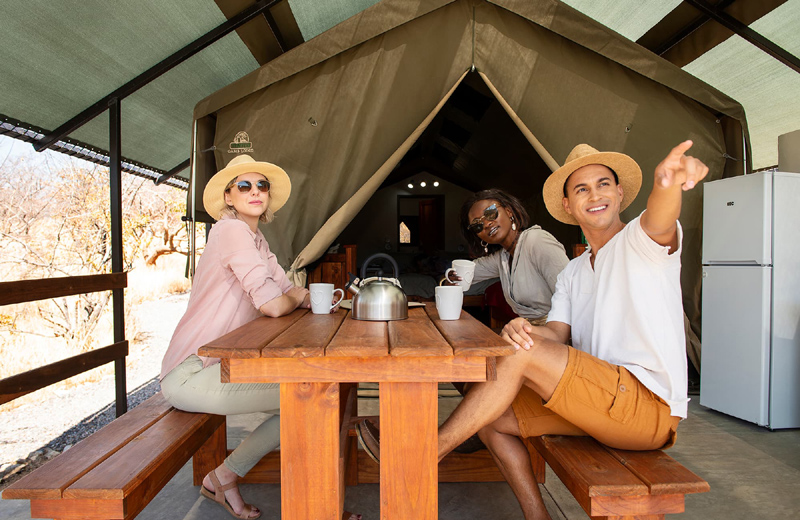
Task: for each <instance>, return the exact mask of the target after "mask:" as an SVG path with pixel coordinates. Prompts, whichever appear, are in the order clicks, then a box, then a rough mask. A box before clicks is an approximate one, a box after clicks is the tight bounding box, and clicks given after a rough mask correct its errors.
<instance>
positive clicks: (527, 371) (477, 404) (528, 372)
mask: <svg viewBox="0 0 800 520" xmlns="http://www.w3.org/2000/svg"><path fill="white" fill-rule="evenodd" d="M568 349H569V347H567V346H566V345H562V344H560V343H557V342H555V341H551V340H547V339H544V338H538V337H537V338H536V340H535V341H534V346H533V347H532V348H531V349H530V350H519V351H517V353H516V354H514V355H513V356H505V357H498V358H497V381H487V382H485V383H478V384H475V385H474V386H473V387H472V388H470V390H469V392H468V393H467V395H466V397H464V400H463V401H461V404H459V405H458V407H457V408H456V409H455V410H454V411H453V413H452V414H451V415H450V417H448V418H447V420H446V421H445V422H444V424H442V426H441V427H439V460H442V459H443V458H444V457H445V455H447V454H448V453H450V452H451V451H452V450H453V448H455V447H456V446H458V445H459V444H461V443H462V442H464V441H465V440H466V439H468V438H469V436H470V435H472V434H473V433H475V432H477V431H478V430H480V429H481V428H483V427H484V426H486V425H487V424H490V423H493V422H494V421H496V420H497V419H498V418H499V417H500V416H501V415H502V414H503V413H504V412H505V411H506V410H508V409H509V408H510V407H511V402H512V401H513V400H514V398H515V397H516V396H517V394H518V393H519V389H520V388H522V385H523V384H525V385H527V386H529V387H530V388H532V389H533V390H534V391H535V392H536V393H537V394H539V395H540V396H542V398H543V399H544V400H545V401H547V400H549V399H550V397H551V396H552V395H553V391H555V389H556V386H557V385H558V382H559V381H560V380H561V376H562V375H563V374H564V370H565V369H566V367H567V359H568V358H569V354H568Z"/></svg>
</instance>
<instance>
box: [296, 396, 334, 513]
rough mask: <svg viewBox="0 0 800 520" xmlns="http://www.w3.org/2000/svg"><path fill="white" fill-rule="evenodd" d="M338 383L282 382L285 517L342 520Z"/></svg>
mask: <svg viewBox="0 0 800 520" xmlns="http://www.w3.org/2000/svg"><path fill="white" fill-rule="evenodd" d="M343 493H344V488H343V486H341V484H340V479H339V384H338V383H281V518H283V519H284V520H309V519H312V518H313V519H318V520H340V519H341V518H342V510H341V506H340V503H341V494H343Z"/></svg>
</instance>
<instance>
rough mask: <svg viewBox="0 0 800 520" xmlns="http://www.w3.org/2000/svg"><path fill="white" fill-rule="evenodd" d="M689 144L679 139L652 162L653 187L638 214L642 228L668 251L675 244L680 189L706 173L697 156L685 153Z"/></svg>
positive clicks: (698, 180) (676, 240) (681, 193)
mask: <svg viewBox="0 0 800 520" xmlns="http://www.w3.org/2000/svg"><path fill="white" fill-rule="evenodd" d="M692 144H693V143H692V141H690V140H689V141H684V142H682V143H681V144H679V145H678V146H676V147H675V148H673V149H672V151H670V152H669V154H668V155H667V156H666V157H665V158H664V160H663V161H661V163H659V165H658V166H656V170H655V179H654V182H653V191H651V192H650V197H649V198H648V199H647V211H645V213H644V215H642V229H644V232H645V233H647V235H648V236H649V237H650V238H652V239H653V241H655V242H656V243H658V244H661V245H662V246H669V247H670V249H671V251H676V250H677V248H678V226H677V223H676V222H677V220H678V217H680V215H681V201H682V198H683V192H684V191H688V190H691V189H692V188H694V187H695V186H696V185H697V183H698V182H700V181H701V180H703V178H704V177H705V176H706V174H707V173H708V166H706V165H705V164H703V162H702V161H700V159H697V158H695V157H691V156H688V155H686V152H687V151H688V150H689V148H691V147H692Z"/></svg>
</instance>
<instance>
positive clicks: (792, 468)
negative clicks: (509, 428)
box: [0, 391, 800, 520]
mask: <svg viewBox="0 0 800 520" xmlns="http://www.w3.org/2000/svg"><path fill="white" fill-rule="evenodd" d="M363 393H365V394H369V392H368V391H367V392H363ZM442 393H443V394H444V396H443V397H440V400H439V402H440V418H443V417H446V416H447V415H449V413H450V410H451V409H452V408H453V407H454V406H455V405H456V404H457V403H458V400H459V398H457V397H453V396H452V392H447V391H444V392H442ZM697 401H698V398H697V397H696V396H695V397H694V398H693V400H692V402H691V403H690V405H689V418H688V419H687V420H685V421H683V423H682V424H681V426H680V428H679V430H678V434H679V438H678V443H677V445H676V446H675V447H674V448H672V449H671V450H669V453H670V455H672V456H673V457H674V458H675V459H677V460H678V461H679V462H681V463H682V464H683V465H685V466H686V467H688V468H689V469H691V470H692V471H694V472H695V473H697V474H698V475H700V476H702V477H703V478H705V479H706V480H708V482H709V483H710V484H711V492H709V493H704V494H700V495H688V496H687V497H686V512H685V513H683V514H682V515H680V516H677V515H676V516H675V518H682V519H685V520H690V519H697V520H701V519H702V520H707V519H717V518H719V519H726V520H730V519H751V518H760V519H776V520H777V519H787V518H798V517H800V493H798V490H800V430H782V431H776V432H770V431H768V430H766V429H764V428H760V427H757V426H755V425H752V424H749V423H746V422H744V421H740V420H737V419H733V418H731V417H729V416H726V415H723V414H720V413H717V412H714V411H711V410H708V409H706V408H703V407H701V406H700V405H699V404H698V403H697ZM359 413H360V414H376V413H377V400H376V399H374V398H362V399H360V400H359ZM257 420H258V417H257V416H255V417H254V416H240V417H236V418H231V419H230V420H229V423H228V428H229V442H230V443H231V444H232V445H235V444H236V442H237V439H238V438H241V436H242V435H243V434H245V433H246V432H247V431H249V429H250V428H252V425H253V424H254V423H255V421H257ZM256 424H257V423H256ZM548 472H549V470H548ZM548 475H549V476H548V481H547V483H545V484H544V485H543V486H542V491H543V495H544V497H545V500H546V502H547V506H548V510H549V511H550V514H551V516H552V517H553V518H554V519H569V520H572V519H585V518H587V516H586V515H585V514H584V512H583V510H582V509H581V508H580V506H578V504H577V503H576V502H575V500H574V499H573V498H572V495H571V494H570V493H569V491H567V490H566V488H565V487H564V486H563V485H562V484H561V482H559V480H558V478H556V477H555V475H553V474H552V473H548ZM191 478H192V474H191V463H189V464H187V465H186V466H185V467H184V468H183V469H182V470H181V471H180V472H179V473H178V474H177V475H176V476H175V478H173V479H172V481H170V483H169V484H168V485H167V486H166V487H165V488H164V489H163V490H162V491H161V493H159V495H158V496H157V497H156V498H155V499H154V500H153V501H152V502H151V503H150V505H148V507H147V508H146V509H145V510H144V511H143V512H142V513H141V514H140V515H139V516H138V518H139V519H141V520H162V519H174V520H215V519H220V520H223V519H226V518H230V517H229V516H228V515H227V513H226V512H225V511H224V510H223V509H221V508H220V507H218V506H216V505H215V504H213V503H211V502H210V501H208V500H205V499H202V498H200V497H199V494H198V489H199V488H196V487H193V486H192V483H191ZM242 493H243V495H244V496H245V498H246V499H247V500H248V501H251V502H253V503H254V504H256V505H258V506H259V507H260V508H261V509H262V510H263V511H264V515H263V516H262V518H264V519H268V520H273V519H274V520H277V519H278V518H280V487H279V486H278V485H255V484H253V485H244V486H242ZM379 495H380V492H379V487H378V485H377V484H362V485H360V486H356V487H350V488H348V489H347V495H346V502H345V504H346V507H347V508H348V509H349V510H350V511H354V512H358V513H362V514H363V515H364V519H365V520H372V519H378V518H379V517H380V515H379ZM670 517H672V515H670ZM0 518H2V519H4V520H22V519H25V518H30V510H29V508H28V502H27V501H23V500H2V501H0ZM439 518H440V519H442V520H463V519H472V518H481V519H487V520H494V519H497V520H517V519H520V520H521V519H522V513H521V512H520V510H519V506H518V505H517V503H516V500H515V498H514V496H513V494H512V493H511V490H510V489H509V487H508V485H507V484H505V483H488V484H487V483H481V484H441V485H440V486H439Z"/></svg>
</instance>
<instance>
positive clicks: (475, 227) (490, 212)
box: [467, 204, 498, 235]
mask: <svg viewBox="0 0 800 520" xmlns="http://www.w3.org/2000/svg"><path fill="white" fill-rule="evenodd" d="M497 214H498V211H497V204H492V205H491V206H489V207H488V208H486V209H485V210H483V216H480V217H478V218H476V219H475V220H473V221H472V222H471V223H470V225H469V226H467V229H468V230H470V231H472V232H473V233H475V234H476V235H477V234H478V233H480V232H481V231H483V223H484V222H486V221H487V220H497Z"/></svg>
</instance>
